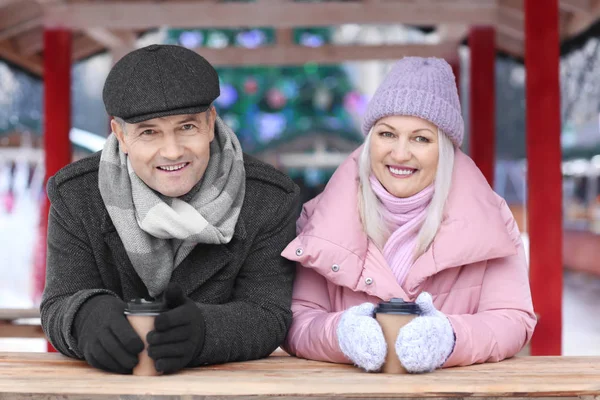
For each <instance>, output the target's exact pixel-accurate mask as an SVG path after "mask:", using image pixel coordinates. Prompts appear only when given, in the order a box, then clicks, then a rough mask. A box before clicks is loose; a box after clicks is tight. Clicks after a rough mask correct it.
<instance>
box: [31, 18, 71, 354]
mask: <svg viewBox="0 0 600 400" xmlns="http://www.w3.org/2000/svg"><path fill="white" fill-rule="evenodd" d="M70 130H71V32H70V31H67V30H63V29H46V30H44V149H45V163H46V177H45V182H47V181H48V178H50V177H51V176H52V175H54V174H56V173H57V172H58V170H59V169H61V168H62V167H64V166H65V165H67V164H68V163H70V162H71V142H70V140H69V131H70ZM49 209H50V202H49V201H48V200H47V199H46V198H44V205H43V214H42V217H41V234H42V240H41V242H42V243H41V247H40V251H41V252H43V253H44V254H43V256H41V257H39V259H40V262H39V263H38V265H37V266H36V268H37V269H38V271H37V273H36V275H37V279H39V282H40V283H41V288H42V289H43V285H44V284H45V280H46V263H45V261H46V257H45V250H46V247H45V243H46V240H45V239H46V231H47V227H48V212H49ZM39 287H40V284H38V288H39ZM36 295H37V296H39V295H40V293H37V294H36ZM48 350H49V351H53V350H54V349H53V348H52V346H51V345H50V343H48Z"/></svg>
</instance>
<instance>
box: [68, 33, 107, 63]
mask: <svg viewBox="0 0 600 400" xmlns="http://www.w3.org/2000/svg"><path fill="white" fill-rule="evenodd" d="M104 50H105V47H104V46H103V45H101V44H99V43H98V42H96V40H94V39H92V38H90V37H88V36H85V35H82V36H79V37H76V38H73V45H72V49H71V52H72V53H71V58H72V60H73V61H79V60H82V59H84V58H87V57H89V56H91V55H93V54H96V53H99V52H102V51H104Z"/></svg>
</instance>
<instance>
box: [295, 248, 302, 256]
mask: <svg viewBox="0 0 600 400" xmlns="http://www.w3.org/2000/svg"><path fill="white" fill-rule="evenodd" d="M303 253H304V250H302V247H298V248H297V249H296V255H297V256H301V255H302V254H303Z"/></svg>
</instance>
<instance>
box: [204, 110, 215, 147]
mask: <svg viewBox="0 0 600 400" xmlns="http://www.w3.org/2000/svg"><path fill="white" fill-rule="evenodd" d="M206 115H207V116H208V126H209V127H210V141H211V142H212V141H213V139H214V138H215V124H216V122H217V110H216V109H215V106H210V108H209V109H208V110H206Z"/></svg>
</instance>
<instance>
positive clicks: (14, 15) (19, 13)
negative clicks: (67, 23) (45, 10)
mask: <svg viewBox="0 0 600 400" xmlns="http://www.w3.org/2000/svg"><path fill="white" fill-rule="evenodd" d="M41 15H42V9H41V7H40V6H39V5H38V4H36V3H31V2H27V1H22V2H19V3H13V4H11V5H9V6H8V7H6V8H5V9H3V10H2V12H1V13H0V31H2V30H4V29H8V28H10V27H12V26H15V25H18V24H20V23H23V22H25V21H29V20H31V19H34V18H37V17H40V16H41Z"/></svg>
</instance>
